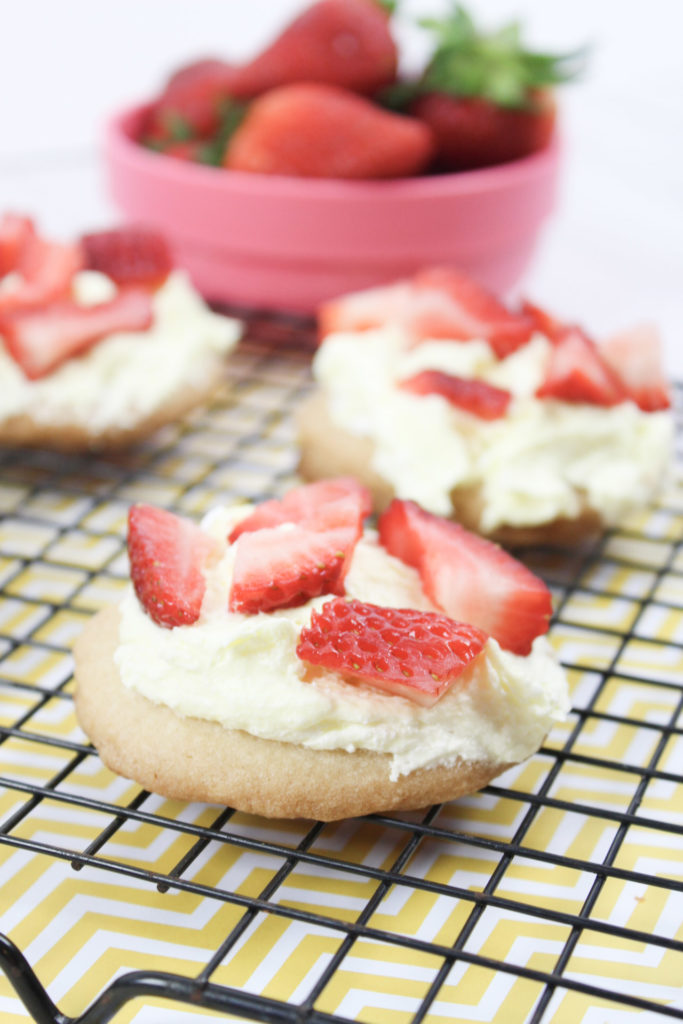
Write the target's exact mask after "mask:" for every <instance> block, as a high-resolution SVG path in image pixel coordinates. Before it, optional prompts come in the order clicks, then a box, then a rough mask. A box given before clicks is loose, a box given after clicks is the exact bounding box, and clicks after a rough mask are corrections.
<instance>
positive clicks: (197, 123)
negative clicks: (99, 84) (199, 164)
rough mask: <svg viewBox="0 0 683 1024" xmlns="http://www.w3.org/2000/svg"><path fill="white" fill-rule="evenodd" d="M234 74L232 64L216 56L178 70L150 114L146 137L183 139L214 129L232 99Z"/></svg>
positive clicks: (145, 129) (207, 132)
mask: <svg viewBox="0 0 683 1024" xmlns="http://www.w3.org/2000/svg"><path fill="white" fill-rule="evenodd" d="M232 74H233V68H232V67H231V66H230V65H229V64H226V63H225V62H224V61H222V60H214V59H208V60H200V61H196V62H195V63H194V64H191V65H189V66H187V67H185V68H181V69H180V70H179V71H177V72H176V73H175V75H173V76H172V77H171V78H170V80H169V81H168V83H167V85H166V88H165V90H164V92H163V93H162V95H161V96H160V97H159V99H158V100H157V102H156V103H155V104H154V106H153V107H152V109H151V111H150V113H149V116H148V118H147V123H146V125H145V127H144V131H143V136H144V138H145V140H146V141H157V142H168V141H175V142H184V141H186V140H188V139H191V138H195V137H200V138H205V137H207V136H208V135H211V134H212V133H213V132H215V131H216V129H217V128H218V127H219V124H220V121H221V115H222V113H223V106H224V104H225V103H226V102H229V96H230V81H231V78H232Z"/></svg>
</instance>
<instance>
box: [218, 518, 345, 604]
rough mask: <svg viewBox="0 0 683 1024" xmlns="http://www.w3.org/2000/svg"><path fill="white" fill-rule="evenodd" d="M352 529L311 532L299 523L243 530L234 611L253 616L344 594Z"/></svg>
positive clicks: (233, 592)
mask: <svg viewBox="0 0 683 1024" xmlns="http://www.w3.org/2000/svg"><path fill="white" fill-rule="evenodd" d="M357 539H358V538H357V536H356V534H355V531H354V529H353V528H352V527H348V526H344V527H339V528H338V529H333V530H310V529H308V528H306V527H304V526H299V525H296V524H291V525H289V524H283V525H282V526H280V527H273V528H265V529H261V530H257V531H254V532H252V533H243V534H242V536H241V537H239V538H238V540H237V541H236V554H235V565H234V570H233V578H232V587H231V589H230V599H229V607H230V611H233V612H242V613H244V614H245V615H253V614H255V613H256V612H268V611H272V610H273V609H275V608H292V607H295V606H296V605H300V604H305V602H306V601H309V600H310V599H311V598H312V597H319V596H320V595H321V594H340V593H343V592H344V588H343V582H342V578H343V574H344V571H345V570H346V568H347V560H348V559H349V558H350V555H351V553H352V551H353V548H354V547H355V544H356V540H357Z"/></svg>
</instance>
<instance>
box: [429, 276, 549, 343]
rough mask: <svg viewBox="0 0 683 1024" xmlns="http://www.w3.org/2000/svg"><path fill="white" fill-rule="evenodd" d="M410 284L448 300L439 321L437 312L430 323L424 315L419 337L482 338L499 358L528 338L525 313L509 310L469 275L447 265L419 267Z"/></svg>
mask: <svg viewBox="0 0 683 1024" xmlns="http://www.w3.org/2000/svg"><path fill="white" fill-rule="evenodd" d="M414 283H415V288H416V289H417V290H418V292H419V291H421V290H422V289H424V290H426V291H428V292H436V293H437V294H441V295H442V296H444V297H445V298H446V299H447V300H448V303H449V306H448V313H447V315H446V316H445V317H444V319H443V321H442V322H441V323H440V322H439V316H438V314H437V315H436V316H435V318H434V322H433V323H431V322H430V317H429V315H428V314H426V315H425V320H424V326H422V328H421V330H420V337H423V338H424V337H428V336H431V337H445V338H455V339H458V340H462V341H468V340H470V339H473V338H484V339H485V340H486V341H488V343H489V344H490V346H491V348H492V349H493V351H494V352H495V353H496V355H497V356H498V358H499V359H503V358H504V357H505V356H508V355H510V353H511V352H514V351H515V350H516V349H518V348H520V347H521V346H522V345H525V344H526V343H527V341H528V340H529V338H530V337H531V331H532V328H531V323H530V322H529V320H528V319H527V318H526V317H525V316H523V315H521V314H519V313H512V312H511V311H510V310H508V309H506V307H505V306H504V305H503V303H502V302H500V300H499V299H497V298H496V297H495V295H493V294H492V293H491V292H489V291H488V290H487V289H486V288H484V287H483V286H482V285H480V284H479V283H478V282H477V281H475V280H474V279H473V278H471V277H467V276H466V275H465V274H461V273H459V272H458V271H456V270H453V269H452V268H450V267H431V268H428V269H427V270H422V271H420V272H419V273H418V274H416V275H415V278H414ZM418 323H419V320H418ZM428 328H429V329H431V332H432V333H431V334H429V333H428Z"/></svg>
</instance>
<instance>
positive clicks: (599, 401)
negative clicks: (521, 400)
mask: <svg viewBox="0 0 683 1024" xmlns="http://www.w3.org/2000/svg"><path fill="white" fill-rule="evenodd" d="M536 395H537V397H538V398H558V399H560V400H561V401H563V402H588V403H590V404H591V405H605V406H610V405H617V404H618V403H619V402H623V401H624V399H625V397H626V396H625V393H624V388H623V387H622V384H621V382H620V381H619V379H618V377H617V376H616V374H614V373H613V371H612V370H611V369H610V367H609V366H608V365H607V364H606V363H605V362H604V361H603V359H602V358H601V356H600V353H599V352H598V350H597V348H596V347H595V345H594V343H593V342H592V341H591V339H590V338H589V337H587V335H586V334H584V333H583V331H582V330H581V329H580V328H578V327H570V328H568V329H567V330H565V331H564V332H563V333H562V334H561V335H560V336H559V338H558V340H557V341H556V342H555V345H554V346H553V348H552V350H551V352H550V361H549V363H548V367H547V370H546V377H545V380H544V381H543V384H541V386H540V388H539V389H538V391H537V392H536Z"/></svg>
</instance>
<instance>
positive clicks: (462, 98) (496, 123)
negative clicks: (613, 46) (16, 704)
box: [383, 4, 583, 171]
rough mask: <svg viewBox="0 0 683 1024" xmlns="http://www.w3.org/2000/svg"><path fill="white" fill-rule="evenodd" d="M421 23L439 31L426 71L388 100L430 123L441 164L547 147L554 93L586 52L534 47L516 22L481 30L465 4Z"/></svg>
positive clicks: (493, 160) (464, 165) (457, 165)
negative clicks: (551, 51)
mask: <svg viewBox="0 0 683 1024" xmlns="http://www.w3.org/2000/svg"><path fill="white" fill-rule="evenodd" d="M423 24H424V26H425V27H426V28H428V29H429V30H431V31H432V32H433V33H434V36H435V47H434V50H433V53H432V55H431V57H430V59H429V62H428V64H427V66H426V68H425V69H424V71H423V72H422V74H421V75H420V77H419V78H418V79H417V80H415V81H413V82H403V83H399V84H398V85H397V86H396V87H395V88H393V89H391V88H390V89H388V90H387V93H386V94H385V95H384V97H383V98H384V100H385V102H388V103H390V104H392V106H394V108H396V107H398V108H399V109H406V110H407V111H408V112H409V113H411V114H413V115H414V116H416V117H420V118H422V119H423V120H424V121H425V123H426V124H428V125H429V127H430V128H431V129H432V132H433V133H434V137H435V139H436V143H437V153H436V166H437V167H438V169H439V170H446V171H464V170H470V169H472V168H476V167H488V166H490V165H492V164H501V163H505V162H507V161H508V160H517V159H519V158H520V157H524V156H527V155H528V154H530V153H533V152H535V151H536V150H539V149H544V148H545V147H546V146H547V145H548V143H549V142H550V140H551V138H552V135H553V131H554V127H555V117H556V113H555V100H554V97H553V94H552V92H551V91H550V90H551V88H552V86H554V85H556V84H558V83H560V82H565V81H567V80H568V79H570V78H573V77H575V75H576V74H577V72H578V71H580V70H581V63H582V58H583V53H582V52H578V53H571V54H565V55H556V54H546V53H535V52H532V51H531V50H528V49H527V48H526V47H525V46H524V45H523V44H522V39H521V34H520V30H519V25H518V24H517V23H513V24H511V25H505V26H503V27H502V28H501V29H498V30H496V31H494V32H492V33H483V32H481V31H480V30H479V29H478V27H477V26H476V25H475V24H474V22H473V21H472V18H471V17H470V16H469V14H467V12H466V11H465V9H464V7H462V5H460V4H454V5H453V8H452V13H450V14H449V15H447V16H446V18H444V19H443V20H441V21H438V20H435V19H430V20H429V21H424V22H423Z"/></svg>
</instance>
